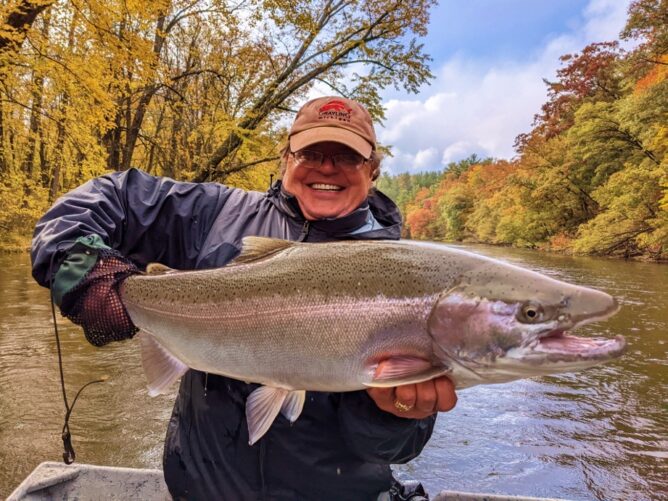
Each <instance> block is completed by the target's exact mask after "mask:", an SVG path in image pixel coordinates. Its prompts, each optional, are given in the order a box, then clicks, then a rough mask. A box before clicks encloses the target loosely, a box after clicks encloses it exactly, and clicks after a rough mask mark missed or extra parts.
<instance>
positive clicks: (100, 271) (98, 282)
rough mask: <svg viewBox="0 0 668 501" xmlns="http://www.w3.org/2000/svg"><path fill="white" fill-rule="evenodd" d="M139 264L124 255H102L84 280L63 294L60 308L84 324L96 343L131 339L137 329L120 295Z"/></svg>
mask: <svg viewBox="0 0 668 501" xmlns="http://www.w3.org/2000/svg"><path fill="white" fill-rule="evenodd" d="M135 273H139V270H138V269H137V267H136V266H135V265H134V264H132V263H131V262H130V261H129V260H127V259H125V258H123V257H122V256H113V255H106V256H104V257H100V259H99V260H98V261H97V263H96V264H95V266H93V268H92V269H91V270H90V271H89V272H88V274H87V275H86V276H85V277H84V279H82V281H81V282H80V283H79V284H78V285H77V286H76V287H74V288H73V289H72V290H70V291H69V292H67V293H66V294H65V295H64V296H63V302H62V304H61V311H62V312H63V314H64V315H65V316H66V317H67V318H69V319H70V320H72V322H74V323H75V324H77V325H80V326H81V327H83V330H84V334H85V336H86V339H87V340H88V341H89V342H90V343H91V344H93V345H95V346H103V345H105V344H107V343H109V342H111V341H122V340H124V339H129V338H131V337H132V336H134V334H135V333H136V332H137V330H138V329H137V328H136V327H135V326H134V324H133V323H132V320H131V319H130V316H129V315H128V312H127V311H126V309H125V306H124V305H123V301H122V300H121V297H120V295H119V287H120V285H121V283H122V282H123V280H125V279H126V278H127V277H129V276H130V275H134V274H135Z"/></svg>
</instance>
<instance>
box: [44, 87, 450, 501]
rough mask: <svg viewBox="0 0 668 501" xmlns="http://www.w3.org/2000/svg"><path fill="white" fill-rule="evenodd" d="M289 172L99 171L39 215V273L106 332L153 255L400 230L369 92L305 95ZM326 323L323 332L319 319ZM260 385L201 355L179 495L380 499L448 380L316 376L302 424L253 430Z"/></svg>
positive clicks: (445, 401) (190, 384)
mask: <svg viewBox="0 0 668 501" xmlns="http://www.w3.org/2000/svg"><path fill="white" fill-rule="evenodd" d="M282 170H283V177H282V182H278V183H276V184H275V185H274V186H272V187H271V188H270V190H269V191H268V192H267V193H266V194H261V193H255V192H250V193H249V192H244V191H241V190H237V189H231V188H228V187H226V186H223V185H219V184H213V183H207V184H193V183H179V182H176V181H174V180H171V179H166V178H156V177H152V176H148V175H147V174H144V173H142V172H140V171H137V170H130V171H127V172H122V173H114V174H110V175H107V176H102V177H100V178H97V179H94V180H92V181H89V182H88V183H86V184H85V185H83V186H81V187H79V188H77V189H76V190H74V191H72V192H70V193H69V194H67V195H65V196H64V197H62V198H61V199H59V200H58V201H57V202H56V204H54V206H53V207H52V208H51V209H50V210H49V211H48V212H47V214H45V216H44V217H43V218H42V219H41V220H40V221H39V222H38V224H37V227H36V230H35V236H34V240H33V248H32V258H33V275H34V276H35V279H36V280H37V281H38V282H39V283H40V284H42V285H48V284H49V281H50V280H51V279H53V282H52V285H51V287H52V289H53V291H54V297H55V299H56V302H57V303H58V304H59V305H60V307H61V310H62V311H63V313H64V314H65V315H66V316H68V317H69V318H71V319H72V320H73V321H75V322H76V323H79V324H80V325H82V327H83V328H84V333H85V334H86V337H87V338H88V339H89V341H91V342H92V343H93V344H95V345H103V344H106V343H108V342H109V341H111V340H120V339H125V338H128V337H131V336H132V335H133V334H134V333H135V331H136V329H135V328H134V326H133V325H132V322H131V321H130V319H129V317H128V316H127V313H126V312H125V309H124V307H123V305H122V303H121V301H120V298H119V296H118V292H117V291H118V285H119V284H120V282H122V280H123V279H125V278H126V277H127V276H129V275H131V274H132V273H135V272H137V268H136V266H135V263H137V264H139V265H140V266H145V265H146V264H147V263H149V262H161V263H164V264H166V265H167V266H170V267H173V268H181V269H195V268H212V267H217V266H223V265H225V264H226V263H228V262H229V261H230V260H231V259H233V258H234V257H235V256H236V255H237V254H238V253H239V249H240V247H241V239H242V238H243V237H245V236H248V235H258V236H267V237H274V238H283V239H288V240H299V241H308V242H324V241H328V240H336V239H397V238H399V235H400V225H401V219H400V216H399V213H398V210H397V207H396V205H394V204H393V203H392V202H391V201H390V200H389V199H388V198H386V197H385V196H384V195H382V194H381V193H380V192H378V191H376V190H374V189H373V187H372V186H373V181H374V180H375V179H376V178H377V177H378V174H379V172H380V157H379V155H378V153H377V151H376V136H375V132H374V128H373V123H372V120H371V117H370V115H369V113H368V112H367V110H366V109H365V108H364V107H363V106H362V105H360V104H359V103H357V102H355V101H352V100H349V99H343V98H336V97H324V98H319V99H315V100H312V101H310V102H308V103H306V104H305V105H304V106H303V107H302V108H301V110H300V111H299V113H298V114H297V117H296V119H295V122H294V124H293V126H292V128H291V130H290V134H289V145H288V146H287V147H286V148H285V150H284V154H283V165H282ZM314 335H317V333H314ZM256 387H257V385H254V384H246V383H244V382H241V381H236V380H233V379H230V378H226V377H222V376H214V375H209V374H204V373H201V372H199V371H195V370H191V371H189V372H188V373H186V375H185V376H184V377H183V378H182V380H181V385H180V388H179V395H178V397H177V400H176V403H175V406H174V412H173V414H172V418H171V420H170V423H169V426H168V430H167V438H166V443H165V453H164V461H163V466H164V473H165V480H166V482H167V485H168V487H169V490H170V493H171V494H172V495H173V496H174V498H177V499H234V500H242V499H253V500H254V499H267V500H269V499H271V500H273V499H290V500H295V499H369V500H371V499H376V497H377V496H378V495H379V493H381V492H383V491H387V490H388V489H390V486H391V483H392V477H391V471H390V468H389V464H392V463H403V462H407V461H409V460H411V459H413V458H414V457H416V456H417V455H418V454H419V453H420V452H421V450H422V448H423V447H424V445H425V444H426V442H427V440H428V439H429V437H430V435H431V432H432V428H433V425H434V421H435V414H436V412H439V411H447V410H450V409H451V408H452V407H453V406H454V405H455V402H456V396H455V393H454V389H453V386H452V384H451V383H450V381H449V380H448V379H447V378H444V377H442V378H438V379H435V380H432V381H427V382H424V383H420V384H417V385H406V386H400V387H397V388H383V389H379V388H374V389H370V390H368V391H358V392H350V393H319V392H309V393H308V394H307V398H306V403H305V405H304V409H303V412H302V414H301V416H300V418H299V420H297V422H295V423H294V424H292V425H290V423H289V422H288V421H287V420H285V419H284V418H283V417H281V416H279V417H278V418H277V419H276V421H275V422H274V423H273V424H272V426H271V428H270V429H269V431H268V432H267V434H266V435H265V436H263V437H262V439H260V440H259V441H258V442H257V443H256V444H254V445H253V446H249V445H248V432H247V425H246V417H245V401H246V398H247V397H248V395H249V394H250V393H251V392H252V391H253V390H254V389H255V388H256Z"/></svg>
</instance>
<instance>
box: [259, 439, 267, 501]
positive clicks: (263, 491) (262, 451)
mask: <svg viewBox="0 0 668 501" xmlns="http://www.w3.org/2000/svg"><path fill="white" fill-rule="evenodd" d="M264 443H265V440H260V486H261V490H260V496H261V499H262V500H265V499H267V486H266V485H265V482H264V455H265V446H264Z"/></svg>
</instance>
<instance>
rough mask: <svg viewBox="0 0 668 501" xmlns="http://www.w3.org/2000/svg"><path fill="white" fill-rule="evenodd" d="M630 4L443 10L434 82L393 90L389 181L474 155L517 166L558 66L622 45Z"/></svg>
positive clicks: (512, 3) (497, 1)
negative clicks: (564, 58)
mask: <svg viewBox="0 0 668 501" xmlns="http://www.w3.org/2000/svg"><path fill="white" fill-rule="evenodd" d="M629 3H630V0H441V1H440V3H439V5H437V6H435V7H434V9H433V10H432V15H431V20H430V26H429V34H428V35H427V36H426V37H425V38H424V39H423V40H422V41H423V42H424V44H425V51H426V52H427V53H429V54H430V55H431V57H432V58H433V61H432V63H431V70H432V73H434V75H435V78H434V79H433V80H432V81H431V85H425V86H423V87H422V88H421V90H420V93H419V94H408V93H402V92H398V91H396V90H395V89H393V88H392V89H386V90H385V91H384V93H383V94H382V97H383V104H384V106H385V108H386V119H385V121H384V124H383V126H381V127H378V128H377V132H378V139H379V141H380V142H381V143H382V144H383V145H389V146H391V151H392V154H393V157H388V158H386V159H385V160H384V161H383V171H384V172H388V173H389V174H399V173H401V172H411V173H416V172H424V171H431V170H442V169H443V167H444V166H446V165H447V164H448V163H450V162H456V161H459V160H462V159H464V158H466V157H468V156H469V155H471V154H473V153H475V154H477V155H478V156H479V157H483V158H484V157H493V158H497V159H511V158H512V157H513V156H515V151H514V150H513V143H514V141H515V138H516V137H517V135H518V134H521V133H523V132H529V131H530V130H531V124H532V122H533V117H534V115H535V114H536V113H538V112H540V108H541V105H542V104H543V103H545V101H546V100H547V90H546V86H545V84H544V82H543V79H544V78H545V79H548V80H554V77H555V75H556V70H557V69H558V68H559V67H560V61H559V56H561V55H563V54H569V53H576V52H579V51H581V50H582V49H583V48H584V47H585V46H587V45H588V44H590V43H592V42H603V41H610V40H616V39H618V37H619V32H620V31H621V30H622V29H623V27H624V24H625V22H626V15H627V9H628V5H629Z"/></svg>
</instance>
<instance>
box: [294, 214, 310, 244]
mask: <svg viewBox="0 0 668 501" xmlns="http://www.w3.org/2000/svg"><path fill="white" fill-rule="evenodd" d="M309 229H310V225H309V221H308V219H307V220H306V221H304V226H302V232H301V234H300V235H299V238H298V239H297V242H303V241H305V240H306V238H307V237H308V231H309Z"/></svg>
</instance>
